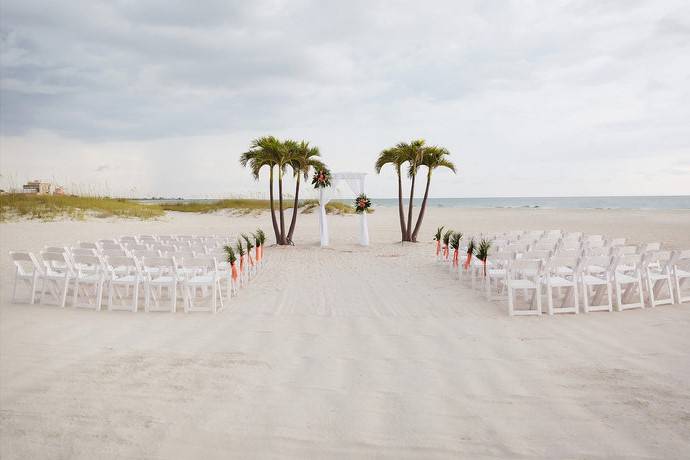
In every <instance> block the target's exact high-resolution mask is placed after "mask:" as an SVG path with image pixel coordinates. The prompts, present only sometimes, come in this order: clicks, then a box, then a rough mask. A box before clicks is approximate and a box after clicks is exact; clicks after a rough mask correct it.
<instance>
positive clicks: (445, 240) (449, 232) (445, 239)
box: [443, 230, 454, 246]
mask: <svg viewBox="0 0 690 460" xmlns="http://www.w3.org/2000/svg"><path fill="white" fill-rule="evenodd" d="M453 233H454V232H453V230H446V233H444V234H443V244H445V245H446V246H447V245H448V243H449V242H450V238H451V237H452V236H453Z"/></svg>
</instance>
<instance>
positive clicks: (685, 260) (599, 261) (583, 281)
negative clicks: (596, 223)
mask: <svg viewBox="0 0 690 460" xmlns="http://www.w3.org/2000/svg"><path fill="white" fill-rule="evenodd" d="M546 235H547V232H543V233H541V234H540V235H535V236H536V239H535V240H533V239H532V238H531V237H529V238H525V234H521V233H519V232H514V233H511V236H519V237H517V238H514V240H513V241H520V240H522V241H523V242H524V241H525V240H526V239H528V240H530V243H529V244H527V245H524V246H521V247H517V246H515V245H511V244H510V243H509V244H503V243H502V241H501V240H500V236H505V235H500V236H498V235H477V236H475V237H474V240H475V242H478V241H480V240H481V239H482V238H484V239H492V247H493V248H494V249H493V250H492V251H490V252H489V257H488V259H487V263H486V265H485V264H484V262H482V261H480V260H479V259H477V258H476V257H474V256H473V257H472V258H471V263H470V265H469V267H468V268H467V269H464V267H463V266H462V264H460V265H459V266H457V267H455V266H453V263H452V258H450V257H448V258H446V262H447V263H448V264H449V266H450V270H451V271H455V270H457V273H458V276H459V277H460V279H465V280H468V281H469V283H470V285H471V286H472V287H475V288H476V287H480V288H481V289H482V290H483V291H484V292H485V294H486V297H487V298H488V299H490V300H495V299H501V298H505V299H507V301H508V311H509V314H510V315H534V314H536V315H539V314H542V296H543V295H546V300H547V306H548V313H549V314H554V313H578V312H579V310H580V302H581V301H582V304H583V306H582V310H583V311H584V312H586V313H587V312H591V311H612V310H613V309H614V305H615V307H616V309H617V310H619V311H621V310H626V309H630V308H644V307H645V306H646V305H649V306H657V305H663V304H673V303H676V302H678V303H680V302H685V301H688V300H690V292H686V291H687V289H684V288H685V287H686V286H685V285H686V284H687V280H688V278H690V251H663V250H660V247H661V245H660V244H658V243H654V244H649V245H634V246H633V245H627V246H626V245H625V240H624V239H622V238H620V239H617V241H613V240H606V239H604V238H603V237H602V238H599V237H596V238H592V239H589V238H587V237H586V236H584V235H578V241H580V242H583V243H584V242H586V241H608V242H609V243H613V244H605V245H604V246H596V245H595V246H594V248H597V247H601V248H608V250H607V251H604V250H602V251H597V250H591V249H594V248H588V247H586V246H585V247H583V246H577V247H572V248H569V247H565V248H564V246H563V245H562V244H557V245H554V246H553V248H552V249H544V248H546V247H548V245H544V244H539V243H544V240H545V239H547V238H546ZM467 241H469V238H468V239H467ZM559 241H561V242H562V241H565V240H564V239H563V238H562V237H561V239H560V240H559ZM496 247H498V249H497V250H496V249H495V248H496ZM623 248H627V249H623ZM621 249H623V250H621ZM459 251H460V252H461V253H462V254H465V253H466V251H467V247H466V246H464V247H463V248H460V249H459ZM485 270H486V273H484V271H485ZM519 297H522V298H523V299H525V300H527V302H526V303H527V305H526V308H519V306H518V300H519Z"/></svg>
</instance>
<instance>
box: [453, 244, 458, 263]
mask: <svg viewBox="0 0 690 460" xmlns="http://www.w3.org/2000/svg"><path fill="white" fill-rule="evenodd" d="M457 266H458V248H455V252H454V253H453V267H457Z"/></svg>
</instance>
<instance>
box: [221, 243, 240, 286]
mask: <svg viewBox="0 0 690 460" xmlns="http://www.w3.org/2000/svg"><path fill="white" fill-rule="evenodd" d="M223 250H224V251H225V254H226V256H227V257H226V260H227V261H228V263H229V264H230V269H231V272H230V273H231V274H230V279H231V280H232V287H233V289H235V287H236V285H237V263H236V262H237V256H236V255H235V250H234V249H232V246H230V245H225V246H223Z"/></svg>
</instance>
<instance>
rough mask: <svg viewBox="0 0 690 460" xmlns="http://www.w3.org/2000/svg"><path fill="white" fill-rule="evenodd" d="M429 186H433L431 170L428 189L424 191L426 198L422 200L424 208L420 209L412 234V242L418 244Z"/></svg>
mask: <svg viewBox="0 0 690 460" xmlns="http://www.w3.org/2000/svg"><path fill="white" fill-rule="evenodd" d="M429 184H431V169H429V172H428V173H427V175H426V188H425V189H424V198H423V199H422V207H421V208H420V209H419V215H418V216H417V223H416V224H415V226H414V231H413V232H412V238H411V240H412V241H413V242H415V243H416V242H417V234H418V233H419V229H420V228H421V227H422V220H423V219H424V211H426V200H427V198H429Z"/></svg>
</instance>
